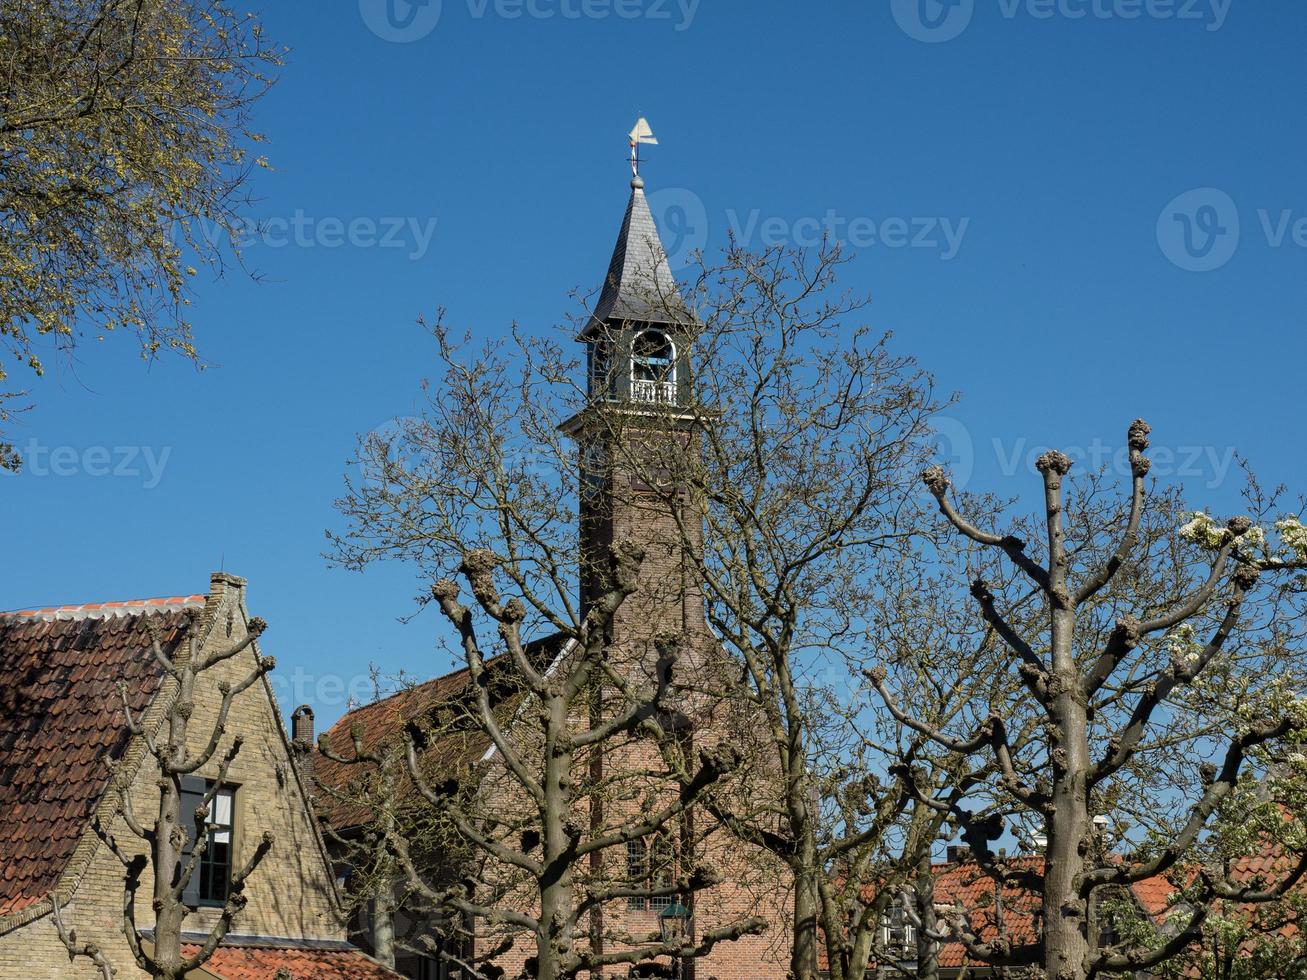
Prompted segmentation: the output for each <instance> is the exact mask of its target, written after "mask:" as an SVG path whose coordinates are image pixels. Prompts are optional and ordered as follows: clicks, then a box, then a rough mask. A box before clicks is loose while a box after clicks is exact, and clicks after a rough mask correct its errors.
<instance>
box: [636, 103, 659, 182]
mask: <svg viewBox="0 0 1307 980" xmlns="http://www.w3.org/2000/svg"><path fill="white" fill-rule="evenodd" d="M641 143H648V144H649V145H651V146H657V145H658V140H656V139H654V134H653V130H652V129H650V128H649V120H648V119H645V118H644V116H641V117H640V118H639V120H638V121H637V122H636V124H635V129H633V130H631V176H632V177H639V176H640V144H641Z"/></svg>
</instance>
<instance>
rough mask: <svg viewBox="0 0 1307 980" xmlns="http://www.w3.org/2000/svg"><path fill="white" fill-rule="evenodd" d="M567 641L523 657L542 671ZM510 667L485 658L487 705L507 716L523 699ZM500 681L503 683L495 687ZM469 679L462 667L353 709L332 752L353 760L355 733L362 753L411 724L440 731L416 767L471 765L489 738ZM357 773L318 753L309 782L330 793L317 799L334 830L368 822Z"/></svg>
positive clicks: (552, 639)
mask: <svg viewBox="0 0 1307 980" xmlns="http://www.w3.org/2000/svg"><path fill="white" fill-rule="evenodd" d="M565 640H566V637H565V636H564V635H563V634H561V633H556V634H553V635H551V636H548V637H544V638H543V639H540V640H537V641H535V642H533V643H531V644H528V646H527V654H528V656H530V657H531V658H532V660H533V661H535V662H536V663H537V664H539V665H540V666H541V668H542V669H543V667H544V666H546V665H548V664H549V663H550V662H551V661H553V660H554V659H555V657H557V656H558V654H559V653H560V651H561V650H562V649H563V645H564V643H565ZM510 667H511V661H510V660H509V658H508V655H507V654H500V655H499V656H497V657H492V658H489V659H487V660H486V668H487V677H488V683H490V684H491V685H492V693H491V696H492V701H493V702H494V703H495V705H496V709H497V710H498V711H499V712H500V713H501V715H503V716H505V717H507V716H511V714H512V713H513V712H514V711H515V710H516V708H517V705H518V704H519V703H520V702H521V696H522V694H521V688H520V686H519V685H516V684H514V683H513V674H512V672H511V671H510V670H509V668H510ZM498 678H502V683H497V679H498ZM470 679H471V676H470V674H469V672H468V669H467V668H466V667H464V668H462V669H460V670H455V671H453V672H451V673H448V674H445V675H443V676H441V677H436V678H433V679H432V680H429V681H425V682H424V683H421V684H416V685H413V686H412V687H406V688H404V689H403V690H401V691H397V692H396V693H394V694H392V695H391V696H389V697H386V698H382V699H381V700H378V701H373V702H372V703H370V704H365V705H363V706H361V707H358V708H355V709H354V710H353V711H350V712H348V713H347V714H345V715H344V716H342V717H341V718H340V720H339V721H337V722H336V723H335V724H334V725H332V726H331V728H330V729H328V730H327V732H326V733H325V737H326V738H327V742H328V745H329V747H330V749H331V751H332V753H333V754H336V755H341V756H344V757H345V758H353V756H354V754H355V748H354V744H353V732H355V731H357V732H358V734H359V741H360V745H361V747H362V749H363V750H364V751H365V752H371V751H373V750H374V749H376V748H377V747H378V746H380V745H381V744H382V743H383V742H385V741H386V740H387V739H389V738H391V737H393V736H395V735H397V734H399V732H400V731H401V730H403V729H404V728H405V727H406V726H408V725H410V724H415V725H417V726H418V727H419V728H421V729H428V728H431V727H433V726H437V725H438V726H439V729H440V731H439V734H438V736H437V737H436V738H435V739H434V740H433V741H432V742H431V743H430V744H429V745H427V746H426V748H424V749H423V750H422V752H421V763H422V766H423V769H424V770H425V771H426V772H430V773H432V774H433V775H434V774H436V773H440V774H441V775H442V776H444V777H445V778H448V777H449V776H451V775H453V774H455V773H457V772H458V771H459V770H461V769H464V768H466V767H467V766H470V765H472V764H474V763H475V762H476V761H478V760H479V759H481V758H482V757H483V756H484V755H485V754H486V752H487V751H488V750H489V749H490V737H489V736H488V735H487V734H486V733H485V730H484V729H483V728H482V727H481V726H480V725H479V724H478V723H477V722H476V721H475V719H474V718H472V717H471V716H469V715H468V714H467V709H468V708H469V707H470V705H471V701H470V699H471V697H472V695H473V691H472V690H471V687H470V684H469V681H470ZM448 709H452V710H450V713H449V715H448V716H442V712H443V711H446V710H448ZM359 774H360V773H359V771H358V770H357V768H356V767H355V766H353V765H350V764H347V763H341V762H335V761H333V760H332V759H329V758H327V757H326V756H324V755H322V754H321V753H320V752H315V754H314V757H313V775H314V779H315V780H316V781H317V782H318V783H319V784H321V785H322V786H324V787H327V788H328V791H327V792H323V793H320V794H319V795H318V804H319V807H320V808H321V811H322V815H323V817H324V819H326V820H327V822H328V823H330V824H331V825H332V826H333V827H334V828H336V830H337V831H342V830H347V829H349V828H351V827H357V826H359V825H360V824H363V823H365V822H367V820H368V819H369V817H370V811H369V809H368V807H367V806H366V805H365V804H363V803H362V802H358V801H356V800H355V799H354V798H353V794H352V793H351V784H352V782H353V781H354V780H355V779H356V777H357V776H358V775H359Z"/></svg>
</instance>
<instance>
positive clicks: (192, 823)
mask: <svg viewBox="0 0 1307 980" xmlns="http://www.w3.org/2000/svg"><path fill="white" fill-rule="evenodd" d="M201 614H202V610H200V609H198V608H194V607H188V608H187V609H186V619H185V624H184V630H183V634H182V636H181V638H180V639H179V640H178V642H177V643H176V644H175V645H173V646H172V648H171V649H170V650H165V649H164V637H163V636H162V631H161V629H160V627H159V625H158V623H156V622H155V621H154V620H153V619H151V618H149V617H147V618H146V619H145V625H146V628H147V630H149V633H150V640H151V644H150V645H151V652H152V653H153V655H154V657H155V659H156V660H157V661H158V662H159V665H160V666H161V667H162V668H163V671H164V675H165V684H164V687H163V688H162V689H161V690H160V693H159V695H158V697H160V698H166V699H167V710H166V713H165V714H164V716H163V718H162V719H161V721H160V722H159V727H158V729H157V730H155V729H154V728H153V726H150V725H148V724H147V723H146V721H145V719H143V718H140V717H136V716H133V714H132V710H131V701H130V698H129V695H128V692H127V690H126V688H125V687H124V686H123V685H122V684H120V685H119V691H120V693H121V695H122V701H123V715H124V723H125V724H126V726H127V728H128V730H129V731H130V732H131V734H132V735H133V736H134V737H136V738H138V739H140V740H142V741H143V742H144V743H145V748H146V750H147V753H148V759H149V760H150V763H148V764H147V766H146V767H145V768H144V769H143V770H142V771H143V772H147V773H148V772H150V771H151V769H153V772H154V774H155V777H156V778H155V780H154V782H155V784H156V785H157V787H158V790H159V802H158V806H157V808H156V810H155V813H154V817H153V819H142V818H141V817H140V816H138V815H137V813H136V811H135V810H134V809H133V807H132V800H131V795H130V791H131V784H132V782H133V780H132V779H130V778H128V777H127V773H126V770H125V769H124V770H123V771H122V772H121V773H119V774H116V775H115V777H114V780H113V782H112V783H111V785H110V789H109V792H110V793H112V794H114V795H115V796H116V800H117V803H116V808H115V811H114V814H115V817H116V822H115V821H110V823H109V824H108V825H106V824H102V823H101V822H100V821H99V820H98V819H97V820H95V822H94V824H93V827H94V830H95V832H96V833H97V834H98V835H99V837H100V840H101V841H102V843H103V844H104V845H105V847H106V848H108V850H109V851H110V852H111V853H112V854H113V855H114V857H116V858H117V859H118V861H119V862H120V863H121V864H122V866H123V871H124V874H123V906H122V910H123V919H122V926H123V935H124V936H125V937H126V940H127V945H128V947H129V948H130V950H131V953H132V958H133V959H134V960H135V962H136V965H137V966H138V967H140V969H142V970H144V971H145V972H146V973H147V974H149V975H150V977H152V978H153V980H183V978H185V977H188V976H190V975H191V974H192V972H193V971H195V970H198V969H199V968H200V967H202V966H203V965H204V964H205V963H206V962H207V961H208V960H209V959H210V958H211V957H212V956H213V954H214V952H215V951H216V950H217V948H218V946H219V945H220V944H221V943H222V941H223V939H224V938H226V936H227V933H228V932H229V931H230V929H231V927H232V924H233V922H234V921H235V920H236V917H237V916H238V915H239V914H240V912H241V910H242V909H243V908H244V907H245V904H246V898H245V883H246V881H247V880H248V879H249V877H250V875H252V874H253V873H254V871H255V870H256V869H257V868H258V866H259V864H260V862H262V860H263V858H264V856H265V855H266V854H267V853H268V850H269V849H270V848H271V847H272V845H273V837H272V835H271V834H270V833H266V832H265V833H264V834H263V835H262V837H261V838H260V839H259V841H258V843H257V844H256V845H255V847H254V849H253V850H252V851H251V852H250V855H249V857H248V859H247V860H246V862H245V864H244V865H243V866H242V867H241V868H239V869H236V870H234V871H233V873H232V875H231V879H230V881H229V882H228V883H227V887H226V894H225V898H224V901H223V905H222V908H221V909H220V911H219V914H218V917H217V920H216V922H214V924H213V926H212V927H210V929H209V930H208V932H207V934H206V935H205V937H204V938H203V940H201V941H200V942H198V943H197V944H196V945H197V948H196V949H195V951H194V952H192V953H186V952H184V950H183V945H185V944H186V943H190V942H193V941H194V940H193V939H191V938H189V937H188V938H187V939H186V940H183V938H182V933H183V932H184V931H185V928H184V927H185V922H186V919H187V916H189V915H190V913H191V903H190V902H188V900H187V895H188V892H189V890H190V886H191V883H192V882H193V881H196V882H198V875H199V869H200V866H201V861H202V860H203V858H204V855H205V853H206V852H207V851H208V849H209V847H210V834H209V826H210V822H211V821H210V819H209V818H210V814H211V813H212V811H213V807H214V800H215V798H216V796H217V794H218V792H219V791H220V790H221V789H223V787H224V784H225V782H226V778H227V771H228V768H229V767H230V765H231V763H232V761H233V760H234V759H235V758H236V756H237V755H238V754H239V752H240V750H241V738H240V736H236V737H235V738H233V739H232V740H231V741H230V742H226V743H225V735H226V733H227V717H228V715H229V713H230V711H231V707H232V704H233V702H234V701H235V699H236V698H237V697H239V696H240V695H241V694H242V693H243V692H244V691H246V690H247V689H248V688H249V687H250V686H251V685H253V684H255V683H256V682H258V681H259V680H261V679H262V678H263V677H264V675H266V674H267V672H268V671H270V670H272V668H273V667H274V666H275V662H274V661H273V659H272V658H271V657H259V658H258V659H257V661H256V663H255V665H254V668H253V669H252V670H251V671H250V672H249V673H248V674H245V675H244V677H242V678H241V679H240V680H239V681H237V682H236V683H234V684H233V683H231V682H230V681H227V680H221V681H217V682H216V685H215V686H216V690H217V692H218V694H219V696H220V700H219V702H218V710H217V712H216V714H215V716H214V719H213V723H212V726H211V727H210V728H209V729H208V731H207V734H201V733H199V732H195V731H193V729H192V715H193V714H194V712H195V706H196V704H195V701H196V697H197V695H200V692H199V691H197V685H198V686H199V687H200V688H201V689H207V684H208V683H209V682H211V681H212V677H213V676H214V672H215V671H221V670H223V669H224V668H225V666H226V665H229V663H230V662H231V660H232V658H234V657H236V656H237V655H238V654H240V653H242V652H244V651H245V650H247V649H249V648H250V646H251V645H252V644H254V642H255V641H256V640H257V639H258V638H259V636H261V635H262V633H263V631H264V629H265V628H266V624H265V623H264V621H263V620H261V619H259V618H257V617H256V618H254V619H251V620H250V622H249V627H248V631H247V632H246V634H245V636H243V637H241V638H240V639H238V640H234V641H232V642H230V643H225V644H220V645H217V646H212V647H206V645H205V643H204V638H203V637H202V636H201V632H202V631H201V628H200V626H201V619H200V617H201ZM206 674H208V675H210V676H209V677H207V678H206V677H205V675H206ZM201 696H202V695H201ZM224 743H225V744H224ZM214 759H217V760H218V768H217V772H216V775H215V777H214V778H213V779H212V780H208V781H206V783H207V785H206V788H205V789H204V791H203V792H202V793H191V792H188V791H187V787H185V786H184V781H185V780H186V778H187V777H189V776H192V775H193V774H195V773H197V772H199V771H200V770H201V769H203V768H205V767H206V766H208V765H209V764H210V762H211V761H212V760H214ZM138 778H139V777H138ZM187 802H189V803H190V804H191V806H190V809H189V811H188V810H187V805H186V804H187ZM118 824H121V826H122V827H123V828H125V830H126V831H127V832H128V833H130V834H131V835H132V836H133V837H135V838H137V840H139V842H140V844H139V845H138V844H135V843H132V842H128V841H121V840H119V838H118V837H117V836H116V835H115V828H116V826H117V825H118ZM141 845H143V847H142V846H141ZM147 869H148V870H149V871H150V872H151V877H152V879H153V890H152V892H151V894H150V899H149V905H150V907H151V908H152V910H153V919H154V924H153V930H154V935H153V948H152V949H151V950H148V951H147V950H146V948H145V947H144V945H143V944H142V942H141V933H140V927H139V924H138V921H137V911H136V910H137V905H138V901H139V898H140V895H139V893H140V891H141V886H142V876H143V874H144V873H145V871H146V870H147ZM54 921H55V925H56V928H57V929H58V932H59V937H60V939H61V940H62V941H63V943H64V945H65V946H66V947H67V948H68V952H69V955H70V956H81V957H85V958H87V959H89V960H91V961H92V962H94V963H95V965H96V967H97V968H98V969H99V970H100V972H101V975H102V976H103V977H104V980H112V977H113V975H114V972H115V969H116V968H115V966H114V964H113V963H112V962H111V961H110V959H109V957H108V956H107V955H106V954H105V952H104V950H102V949H100V948H99V947H97V946H95V945H94V944H90V943H80V942H78V940H77V933H76V928H75V927H74V928H67V927H66V926H65V923H64V921H63V916H62V913H61V911H60V909H59V906H58V902H57V900H56V901H55V906H54Z"/></svg>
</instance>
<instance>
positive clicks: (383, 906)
mask: <svg viewBox="0 0 1307 980" xmlns="http://www.w3.org/2000/svg"><path fill="white" fill-rule="evenodd" d="M372 947H373V949H372V955H373V956H375V957H376V958H377V959H378V960H380V961H381V962H382V963H383V964H385V965H386V966H387V967H389V968H390V969H392V970H393V969H394V968H395V895H394V886H393V885H392V884H391V882H389V881H387V880H386V879H384V878H383V879H382V880H381V882H380V883H379V884H378V885H377V891H376V894H375V895H373V897H372Z"/></svg>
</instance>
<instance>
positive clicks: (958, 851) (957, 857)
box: [948, 844, 971, 864]
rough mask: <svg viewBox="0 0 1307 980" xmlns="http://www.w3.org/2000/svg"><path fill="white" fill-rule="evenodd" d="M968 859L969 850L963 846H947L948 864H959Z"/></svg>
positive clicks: (969, 855)
mask: <svg viewBox="0 0 1307 980" xmlns="http://www.w3.org/2000/svg"><path fill="white" fill-rule="evenodd" d="M970 857H971V849H970V848H968V847H967V846H966V845H965V844H950V845H949V846H948V863H949V864H961V863H962V862H964V861H967V860H969V859H970Z"/></svg>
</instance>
